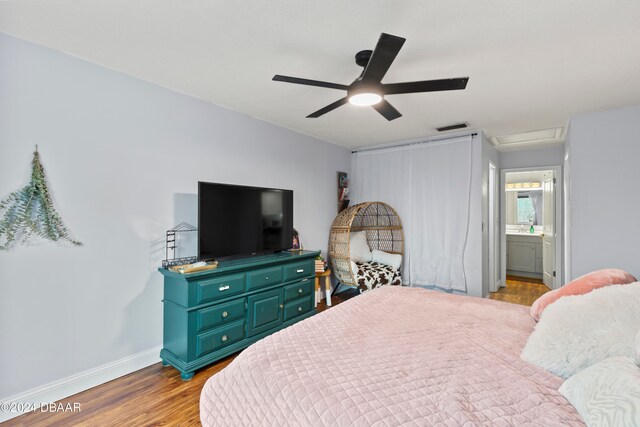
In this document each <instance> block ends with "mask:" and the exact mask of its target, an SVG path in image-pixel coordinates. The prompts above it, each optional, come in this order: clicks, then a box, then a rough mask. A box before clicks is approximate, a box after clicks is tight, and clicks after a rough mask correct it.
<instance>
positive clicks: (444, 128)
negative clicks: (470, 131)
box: [436, 122, 469, 132]
mask: <svg viewBox="0 0 640 427" xmlns="http://www.w3.org/2000/svg"><path fill="white" fill-rule="evenodd" d="M468 127H469V123H467V122H464V123H456V124H455V125H448V126H441V127H439V128H436V130H437V131H438V132H446V131H448V130H454V129H464V128H468Z"/></svg>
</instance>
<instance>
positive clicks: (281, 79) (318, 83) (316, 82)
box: [272, 74, 349, 90]
mask: <svg viewBox="0 0 640 427" xmlns="http://www.w3.org/2000/svg"><path fill="white" fill-rule="evenodd" d="M272 80H273V81H276V82H286V83H296V84H299V85H307V86H319V87H327V88H329V89H342V90H347V89H349V86H347V85H341V84H338V83H329V82H321V81H319V80H309V79H301V78H298V77H289V76H281V75H279V74H276V75H275V76H273V79H272Z"/></svg>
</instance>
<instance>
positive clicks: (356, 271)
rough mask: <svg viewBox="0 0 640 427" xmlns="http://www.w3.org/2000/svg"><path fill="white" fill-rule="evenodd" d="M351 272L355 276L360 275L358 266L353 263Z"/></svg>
mask: <svg viewBox="0 0 640 427" xmlns="http://www.w3.org/2000/svg"><path fill="white" fill-rule="evenodd" d="M351 272H352V273H353V275H354V276H357V275H358V266H357V265H356V263H355V262H353V261H351Z"/></svg>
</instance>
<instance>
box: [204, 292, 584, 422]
mask: <svg viewBox="0 0 640 427" xmlns="http://www.w3.org/2000/svg"><path fill="white" fill-rule="evenodd" d="M534 325H535V321H534V320H533V319H532V318H531V317H530V316H529V308H528V307H524V306H518V305H514V304H508V303H503V302H498V301H491V300H487V299H480V298H472V297H465V296H455V295H448V294H444V293H439V292H433V291H427V290H423V289H417V288H407V287H396V286H386V287H381V288H378V289H375V290H373V291H371V292H367V293H363V294H362V295H359V296H357V297H355V298H352V299H350V300H349V301H346V302H344V303H342V304H340V305H338V306H336V307H334V308H331V309H330V310H327V311H325V312H322V313H320V314H318V315H316V316H313V317H311V318H308V319H306V320H304V321H302V322H300V323H298V324H296V325H293V326H291V327H288V328H286V329H284V330H282V331H279V332H277V333H275V334H273V335H271V336H269V337H267V338H265V339H263V340H261V341H259V342H257V343H255V344H254V345H252V346H251V347H249V348H247V349H246V350H244V351H243V352H242V353H241V354H240V355H239V356H238V357H237V358H236V359H235V360H234V361H233V362H232V363H231V364H230V365H229V366H228V367H226V368H225V369H224V370H222V371H221V372H219V373H218V374H216V375H214V376H213V377H211V378H210V379H209V380H208V381H207V383H206V384H205V386H204V388H203V390H202V395H201V397H200V418H201V421H202V424H203V425H204V426H234V425H269V426H323V425H325V426H396V425H411V426H435V425H438V426H489V425H491V426H512V425H539V426H547V427H551V426H582V425H584V424H583V422H582V420H581V418H580V417H579V415H578V414H577V413H576V411H575V409H574V408H573V407H572V406H571V405H570V404H569V403H568V402H567V401H566V400H565V398H564V397H562V396H561V395H560V394H559V393H558V391H557V390H558V388H559V387H560V385H561V384H562V379H561V378H559V377H556V376H554V375H551V374H549V373H547V372H546V371H544V370H542V369H540V368H537V367H535V366H533V365H530V364H528V363H527V362H524V361H522V360H521V359H520V352H521V350H522V347H523V346H524V345H525V343H526V340H527V337H528V336H529V334H530V333H531V331H532V330H533V327H534Z"/></svg>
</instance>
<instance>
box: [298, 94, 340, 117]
mask: <svg viewBox="0 0 640 427" xmlns="http://www.w3.org/2000/svg"><path fill="white" fill-rule="evenodd" d="M347 99H348V98H347V97H346V96H345V97H344V98H342V99H338V100H337V101H336V102H334V103H333V104H329V105H327V106H326V107H324V108H321V109H319V110H318V111H316V112H315V113H311V114H309V115H308V116H307V119H316V118H318V117H320V116H322V115H323V114H327V113H328V112H329V111H333V110H335V109H336V108H338V107H340V106H341V105H344V104H346V103H347Z"/></svg>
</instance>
